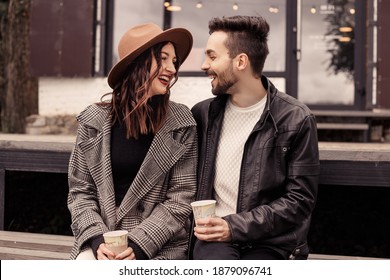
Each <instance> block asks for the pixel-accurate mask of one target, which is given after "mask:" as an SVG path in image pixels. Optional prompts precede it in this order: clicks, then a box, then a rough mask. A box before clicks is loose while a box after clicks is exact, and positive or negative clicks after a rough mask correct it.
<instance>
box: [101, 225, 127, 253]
mask: <svg viewBox="0 0 390 280" xmlns="http://www.w3.org/2000/svg"><path fill="white" fill-rule="evenodd" d="M128 233H129V232H128V231H127V230H114V231H109V232H106V233H104V234H103V237H104V243H106V246H107V248H108V249H110V250H111V251H112V252H113V253H114V254H115V255H118V254H120V253H122V252H123V251H124V250H126V249H127V247H128V244H127V235H128Z"/></svg>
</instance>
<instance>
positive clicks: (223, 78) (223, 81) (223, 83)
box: [208, 65, 238, 96]
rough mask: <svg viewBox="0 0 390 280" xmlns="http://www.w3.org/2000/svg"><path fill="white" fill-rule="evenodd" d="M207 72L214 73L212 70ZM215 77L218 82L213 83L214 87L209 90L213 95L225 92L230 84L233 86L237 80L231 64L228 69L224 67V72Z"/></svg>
mask: <svg viewBox="0 0 390 280" xmlns="http://www.w3.org/2000/svg"><path fill="white" fill-rule="evenodd" d="M208 74H213V75H215V72H214V71H212V72H208ZM217 79H218V83H217V84H216V85H215V87H214V88H212V89H211V92H212V93H213V94H214V95H215V96H218V95H222V94H226V93H227V92H228V90H229V89H230V88H231V87H232V86H234V85H235V84H236V83H237V81H238V79H237V77H236V76H235V75H234V73H233V67H232V66H231V65H230V67H229V68H228V69H226V70H225V71H224V72H222V73H221V74H219V75H218V76H217Z"/></svg>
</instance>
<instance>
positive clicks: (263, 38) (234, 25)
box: [209, 16, 269, 77]
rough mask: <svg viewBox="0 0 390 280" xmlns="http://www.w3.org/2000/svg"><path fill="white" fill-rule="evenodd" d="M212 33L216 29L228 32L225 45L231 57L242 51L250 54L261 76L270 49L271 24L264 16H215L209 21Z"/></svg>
mask: <svg viewBox="0 0 390 280" xmlns="http://www.w3.org/2000/svg"><path fill="white" fill-rule="evenodd" d="M209 30H210V34H212V33H213V32H215V31H223V32H226V33H227V35H228V37H227V39H226V41H225V46H226V48H227V49H228V50H229V56H230V58H234V57H236V56H237V55H238V54H240V53H245V54H247V55H248V57H249V60H250V62H251V66H252V71H253V73H254V74H255V75H256V76H258V77H260V76H261V74H262V72H263V67H264V62H265V59H266V58H267V55H268V53H269V51H268V44H267V40H268V32H269V25H268V23H267V21H266V20H265V19H264V18H262V17H257V16H232V17H222V18H213V19H211V20H210V22H209Z"/></svg>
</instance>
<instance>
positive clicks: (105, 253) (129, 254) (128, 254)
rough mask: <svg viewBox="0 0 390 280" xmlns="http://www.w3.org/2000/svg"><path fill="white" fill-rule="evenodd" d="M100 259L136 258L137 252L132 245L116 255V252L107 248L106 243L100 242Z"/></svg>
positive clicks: (98, 251)
mask: <svg viewBox="0 0 390 280" xmlns="http://www.w3.org/2000/svg"><path fill="white" fill-rule="evenodd" d="M97 259H98V260H135V254H134V251H133V249H132V248H131V247H128V248H127V249H126V250H125V251H123V252H122V253H120V254H118V255H116V256H115V254H114V253H113V252H112V251H111V250H110V249H108V248H107V246H106V244H105V243H102V244H100V246H99V249H98V250H97Z"/></svg>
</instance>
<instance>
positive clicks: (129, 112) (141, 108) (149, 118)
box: [102, 42, 180, 139]
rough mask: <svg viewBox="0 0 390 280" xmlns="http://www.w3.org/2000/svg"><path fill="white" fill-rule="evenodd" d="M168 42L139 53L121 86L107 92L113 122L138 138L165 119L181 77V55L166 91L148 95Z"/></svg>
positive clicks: (127, 136)
mask: <svg viewBox="0 0 390 280" xmlns="http://www.w3.org/2000/svg"><path fill="white" fill-rule="evenodd" d="M167 43H168V42H163V43H159V44H156V45H154V46H153V47H151V48H149V49H147V50H146V51H144V52H143V53H142V54H140V55H139V56H138V57H137V58H136V59H135V60H134V61H133V62H132V63H131V64H130V65H129V67H128V68H127V71H126V72H125V73H124V75H123V78H122V81H121V83H120V84H119V85H118V87H117V88H115V89H114V90H113V92H112V93H107V94H105V95H104V96H107V95H111V106H112V107H111V118H112V125H114V124H115V123H116V122H119V123H120V124H122V125H123V124H124V125H125V127H126V138H127V139H129V138H131V137H133V138H135V139H138V137H139V135H140V134H149V133H153V134H155V133H156V132H157V131H158V130H159V129H160V128H161V126H162V125H163V123H164V121H165V119H166V115H167V111H168V101H169V95H170V88H171V87H172V86H173V84H174V83H176V81H177V78H178V77H177V73H178V70H179V66H180V62H179V57H177V60H176V62H175V68H176V73H175V77H174V80H173V82H171V84H170V85H169V87H168V89H167V93H165V94H164V95H156V96H149V95H148V91H149V88H150V86H151V84H152V81H153V80H154V79H155V78H156V77H157V76H158V74H159V72H160V70H161V67H162V63H161V50H162V48H163V47H164V46H165V45H166V44H167ZM153 56H154V57H155V59H156V61H157V68H156V71H154V72H153V73H151V72H150V70H151V65H152V58H153ZM104 96H103V97H104ZM103 97H102V98H103Z"/></svg>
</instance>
